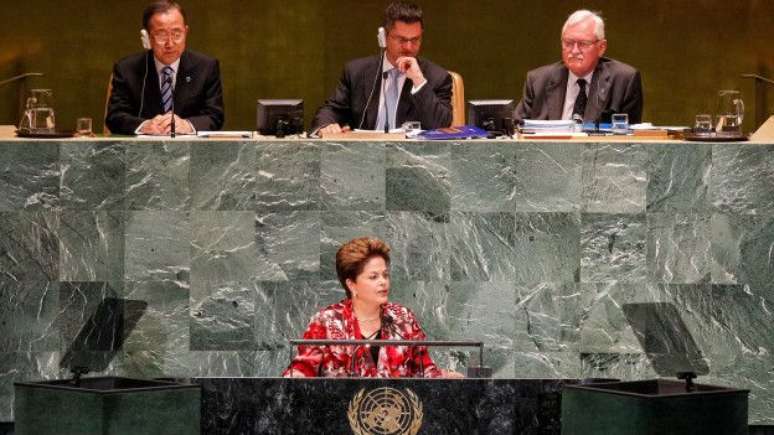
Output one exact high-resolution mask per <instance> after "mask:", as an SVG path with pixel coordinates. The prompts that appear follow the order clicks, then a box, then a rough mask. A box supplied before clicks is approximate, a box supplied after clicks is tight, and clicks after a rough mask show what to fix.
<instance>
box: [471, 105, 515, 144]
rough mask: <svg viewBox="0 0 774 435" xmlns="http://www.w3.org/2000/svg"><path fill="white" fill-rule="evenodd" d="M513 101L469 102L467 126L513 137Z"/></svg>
mask: <svg viewBox="0 0 774 435" xmlns="http://www.w3.org/2000/svg"><path fill="white" fill-rule="evenodd" d="M513 109H514V104H513V100H469V101H468V124H470V125H472V126H475V127H478V128H481V129H483V130H486V131H488V132H491V133H494V134H495V135H501V134H504V135H508V136H511V135H513Z"/></svg>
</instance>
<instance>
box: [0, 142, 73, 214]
mask: <svg viewBox="0 0 774 435" xmlns="http://www.w3.org/2000/svg"><path fill="white" fill-rule="evenodd" d="M58 205H59V144H58V142H52V141H41V142H11V143H4V144H2V146H0V212H2V211H12V210H21V209H45V208H53V207H57V206H58Z"/></svg>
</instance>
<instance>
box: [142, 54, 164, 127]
mask: <svg viewBox="0 0 774 435" xmlns="http://www.w3.org/2000/svg"><path fill="white" fill-rule="evenodd" d="M146 58H147V59H146V62H147V68H148V77H147V79H146V81H145V101H144V102H143V108H142V113H143V115H142V116H143V117H145V118H152V117H154V116H156V115H158V114H160V113H161V87H160V84H159V74H158V72H156V62H154V61H153V53H149V54H148V56H146Z"/></svg>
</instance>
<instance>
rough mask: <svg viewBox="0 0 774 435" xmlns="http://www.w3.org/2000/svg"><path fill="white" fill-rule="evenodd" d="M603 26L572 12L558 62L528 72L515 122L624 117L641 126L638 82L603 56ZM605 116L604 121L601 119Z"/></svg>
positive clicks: (632, 72)
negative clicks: (617, 115)
mask: <svg viewBox="0 0 774 435" xmlns="http://www.w3.org/2000/svg"><path fill="white" fill-rule="evenodd" d="M606 49H607V40H606V39H605V23H604V21H602V18H601V17H600V16H599V15H597V14H595V13H593V12H591V11H587V10H580V11H576V12H574V13H573V14H572V15H570V17H569V18H568V19H567V21H566V22H565V24H564V27H563V29H562V62H557V63H554V64H551V65H545V66H542V67H540V68H537V69H535V70H532V71H530V72H529V73H528V74H527V81H526V83H525V84H524V96H523V97H522V99H521V101H520V102H519V105H518V106H516V110H515V111H514V116H513V117H514V119H516V120H522V119H577V117H580V118H582V119H583V120H584V121H597V120H602V121H605V122H609V117H610V115H611V114H613V113H627V114H628V115H629V122H630V123H632V124H635V123H639V122H642V82H641V80H640V73H639V72H638V71H637V70H636V69H634V68H632V67H631V66H629V65H627V64H625V63H623V62H618V61H616V60H613V59H608V58H605V57H602V55H603V54H605V50H606ZM603 118H608V119H603Z"/></svg>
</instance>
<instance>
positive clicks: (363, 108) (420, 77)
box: [312, 1, 452, 135]
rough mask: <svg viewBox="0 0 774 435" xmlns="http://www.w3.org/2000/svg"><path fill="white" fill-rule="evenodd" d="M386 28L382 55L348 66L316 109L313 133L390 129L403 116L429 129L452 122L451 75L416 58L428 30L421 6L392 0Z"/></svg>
mask: <svg viewBox="0 0 774 435" xmlns="http://www.w3.org/2000/svg"><path fill="white" fill-rule="evenodd" d="M384 27H385V30H386V38H385V39H386V41H385V42H386V47H385V50H384V54H383V55H378V56H371V57H365V58H361V59H356V60H353V61H351V62H349V63H348V64H347V65H346V66H345V68H344V73H343V75H342V76H341V79H339V83H338V85H337V87H336V91H335V92H334V94H333V95H332V96H331V97H330V98H329V99H328V100H327V101H326V102H325V103H324V104H323V106H322V107H320V108H319V109H318V110H317V114H316V115H315V118H314V120H313V121H312V131H313V132H315V131H319V132H320V133H321V134H323V135H325V134H328V133H341V132H342V131H347V130H350V129H366V130H374V129H376V130H386V129H392V128H396V127H400V126H401V125H402V124H403V122H405V121H419V122H420V123H421V124H422V128H423V129H426V130H427V129H435V128H440V127H448V126H449V125H450V124H451V120H452V108H451V92H452V91H451V90H452V79H451V76H450V75H449V73H448V72H447V71H446V70H445V69H444V68H441V67H440V66H438V65H436V64H434V63H432V62H430V61H428V60H426V59H419V58H417V55H418V54H419V49H420V47H421V46H422V33H423V31H424V22H423V17H422V9H421V8H420V7H419V6H417V5H416V4H412V3H405V2H402V1H397V2H393V3H392V4H390V5H389V6H387V9H386V10H385V12H384Z"/></svg>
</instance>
